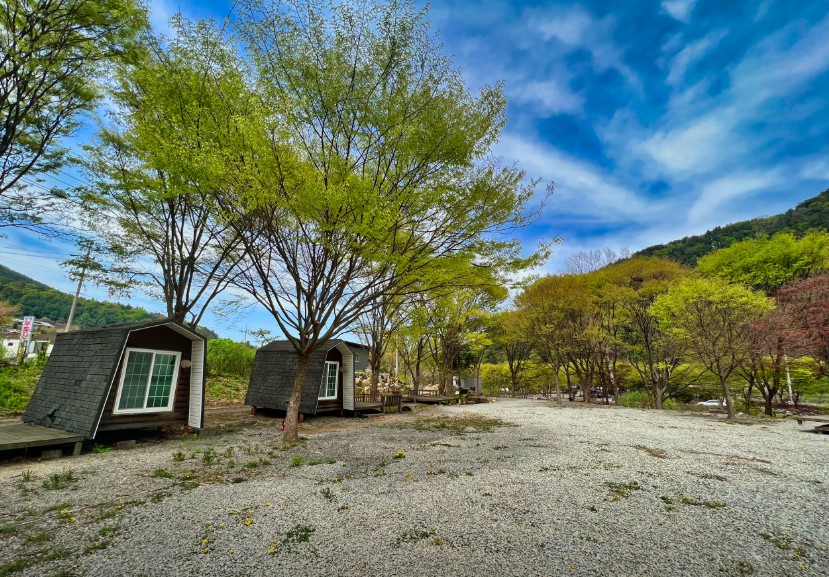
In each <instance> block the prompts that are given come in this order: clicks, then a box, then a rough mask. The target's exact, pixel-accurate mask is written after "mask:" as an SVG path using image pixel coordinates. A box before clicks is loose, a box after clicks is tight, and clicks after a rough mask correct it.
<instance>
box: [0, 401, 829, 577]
mask: <svg viewBox="0 0 829 577" xmlns="http://www.w3.org/2000/svg"><path fill="white" fill-rule="evenodd" d="M495 419H501V420H502V421H503V422H501V423H500V424H498V423H499V422H498V421H496V420H495ZM277 424H278V421H274V420H267V419H263V418H257V420H256V424H255V425H252V426H250V427H249V428H247V429H244V430H240V431H237V432H234V433H226V434H223V435H219V436H212V437H204V438H202V439H195V440H173V441H163V442H158V443H146V444H140V445H139V447H138V448H137V449H135V450H131V451H110V452H108V453H106V454H89V455H83V456H81V457H77V458H64V459H60V460H55V461H48V462H27V463H6V464H2V465H0V482H2V486H3V487H4V491H3V493H2V497H0V543H1V544H2V545H0V575H11V574H14V575H21V576H49V575H63V576H69V575H95V576H96V577H97V576H109V575H112V576H121V575H136V576H137V575H147V576H167V575H208V576H210V575H215V576H219V575H240V576H241V575H271V574H276V575H282V574H290V575H300V576H304V575H325V576H332V575H349V576H353V575H361V574H385V575H435V576H440V575H447V576H449V575H451V576H453V577H457V576H465V575H469V576H477V575H481V574H490V575H559V574H566V575H585V576H587V575H625V576H626V575H653V576H657V575H658V576H663V575H689V576H701V575H718V576H722V575H735V576H741V575H773V576H778V575H814V576H826V575H829V529H827V525H826V520H827V518H826V513H827V510H829V475H827V473H829V436H825V435H815V434H811V433H807V432H806V431H807V430H809V429H810V427H807V426H805V425H804V426H798V425H797V424H796V423H795V422H794V421H790V420H785V421H779V420H775V421H754V422H753V424H751V425H745V424H727V423H725V422H722V421H721V420H718V419H717V418H713V417H708V416H701V415H699V414H685V413H676V412H657V411H640V410H635V409H623V408H615V407H589V408H588V407H577V406H567V407H556V406H555V405H554V404H548V403H545V402H539V401H523V400H511V401H510V400H502V401H499V402H497V403H492V404H489V405H478V406H462V407H449V408H447V407H442V408H433V409H428V410H423V411H419V412H417V413H416V414H413V415H408V414H401V415H387V416H385V417H376V418H371V419H364V420H362V419H361V420H353V419H345V420H343V419H314V420H311V421H308V422H306V423H304V424H303V431H302V434H304V435H306V436H307V439H306V440H305V441H303V442H302V443H300V445H298V446H295V447H287V446H283V445H282V443H281V442H280V440H279V433H278V430H277V429H276V427H275V425H277ZM399 452H400V453H399ZM205 455H207V456H205ZM396 456H397V457H398V458H396ZM66 471H71V472H72V479H71V480H69V481H68V484H67V486H66V487H64V488H58V489H55V488H46V487H45V486H44V483H48V482H49V481H50V479H51V476H52V475H56V474H60V473H64V472H66ZM58 484H60V483H58ZM50 509H51V510H50ZM10 564H11V565H10Z"/></svg>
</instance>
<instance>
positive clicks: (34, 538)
mask: <svg viewBox="0 0 829 577" xmlns="http://www.w3.org/2000/svg"><path fill="white" fill-rule="evenodd" d="M53 538H54V535H53V534H52V533H35V534H34V535H27V536H26V541H27V542H28V543H46V542H48V541H51V540H52V539H53Z"/></svg>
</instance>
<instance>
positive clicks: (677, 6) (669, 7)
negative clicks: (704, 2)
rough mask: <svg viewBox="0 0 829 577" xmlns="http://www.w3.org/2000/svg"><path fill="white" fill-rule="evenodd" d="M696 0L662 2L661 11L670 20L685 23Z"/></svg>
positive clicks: (666, 0) (667, 0) (668, 0)
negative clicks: (670, 18)
mask: <svg viewBox="0 0 829 577" xmlns="http://www.w3.org/2000/svg"><path fill="white" fill-rule="evenodd" d="M696 3H697V0H662V10H664V11H665V12H666V13H667V14H669V15H670V16H671V17H672V18H675V19H676V20H680V21H682V22H687V21H688V19H689V17H690V16H691V11H692V10H693V9H694V4H696Z"/></svg>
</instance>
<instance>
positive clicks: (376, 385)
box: [371, 359, 380, 401]
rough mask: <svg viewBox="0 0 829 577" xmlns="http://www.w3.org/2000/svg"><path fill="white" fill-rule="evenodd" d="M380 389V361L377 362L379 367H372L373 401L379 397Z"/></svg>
mask: <svg viewBox="0 0 829 577" xmlns="http://www.w3.org/2000/svg"><path fill="white" fill-rule="evenodd" d="M379 389H380V362H379V359H378V360H377V366H376V367H375V366H374V363H372V366H371V400H372V401H376V400H377V399H378V398H379V397H378V391H379Z"/></svg>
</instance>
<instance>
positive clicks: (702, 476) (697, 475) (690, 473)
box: [685, 471, 728, 481]
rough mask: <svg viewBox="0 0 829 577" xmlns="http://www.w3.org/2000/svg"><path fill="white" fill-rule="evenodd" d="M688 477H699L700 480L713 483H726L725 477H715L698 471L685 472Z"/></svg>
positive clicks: (712, 474)
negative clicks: (707, 480)
mask: <svg viewBox="0 0 829 577" xmlns="http://www.w3.org/2000/svg"><path fill="white" fill-rule="evenodd" d="M685 472H686V473H688V474H689V475H691V476H693V477H699V478H700V479H711V480H714V481H728V478H727V477H723V476H722V475H715V474H714V473H702V472H699V471H685Z"/></svg>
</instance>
